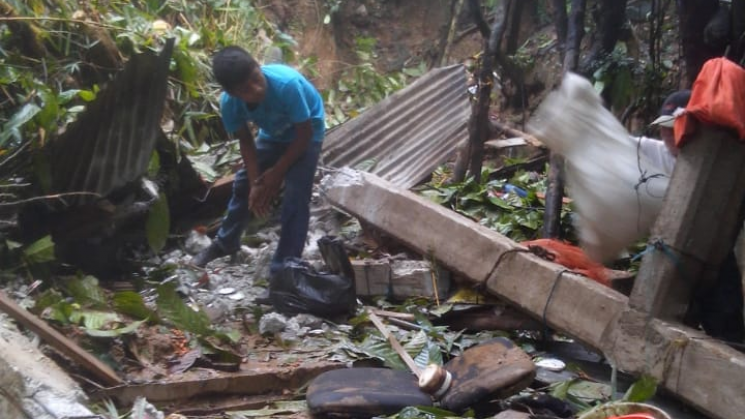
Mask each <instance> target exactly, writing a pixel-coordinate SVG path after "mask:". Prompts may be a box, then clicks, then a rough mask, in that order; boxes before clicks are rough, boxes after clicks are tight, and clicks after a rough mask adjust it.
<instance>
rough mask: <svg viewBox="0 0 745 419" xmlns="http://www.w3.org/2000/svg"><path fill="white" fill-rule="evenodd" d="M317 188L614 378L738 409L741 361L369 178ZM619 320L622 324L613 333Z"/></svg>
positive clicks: (744, 397)
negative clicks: (606, 361)
mask: <svg viewBox="0 0 745 419" xmlns="http://www.w3.org/2000/svg"><path fill="white" fill-rule="evenodd" d="M323 185H324V191H325V195H326V196H327V197H328V199H329V200H330V202H331V203H332V204H333V205H335V206H336V207H338V208H340V209H342V210H344V211H345V212H347V213H349V214H352V215H354V216H356V217H358V218H360V219H361V220H363V221H365V222H367V223H369V224H371V225H372V226H374V227H376V228H378V229H380V230H381V231H383V232H384V233H386V234H389V235H391V236H393V237H395V238H396V239H397V240H400V241H401V242H403V243H405V244H406V245H408V246H410V247H411V248H412V249H414V250H416V251H418V252H420V253H421V254H423V255H428V256H429V257H434V258H435V259H437V260H438V261H439V262H440V263H441V264H442V265H443V266H445V267H446V268H447V269H450V270H452V271H454V272H457V273H459V274H461V275H462V276H464V277H465V278H468V279H469V280H470V281H472V282H473V283H475V284H478V285H482V286H484V287H485V288H486V290H488V292H490V293H491V294H493V295H496V296H499V297H501V298H504V299H505V300H507V301H509V302H511V303H513V304H514V305H516V306H517V307H519V308H521V309H523V310H524V311H526V312H528V313H530V314H531V315H532V316H534V317H536V318H538V319H541V320H544V321H545V322H546V323H547V324H548V325H549V326H551V327H553V328H556V329H558V330H560V331H562V332H563V333H566V334H568V335H571V336H573V337H575V338H577V339H578V340H579V341H581V342H583V343H585V344H587V345H589V346H590V347H592V348H595V349H598V350H602V351H603V352H604V354H605V355H606V356H607V357H609V358H610V359H611V360H612V361H613V362H614V363H615V364H616V365H617V366H618V367H619V369H620V370H622V371H624V372H627V373H630V374H635V375H638V374H641V373H650V374H652V375H653V376H654V377H655V378H656V379H657V380H659V382H660V383H661V385H663V386H664V387H665V388H666V389H667V390H669V391H671V392H672V393H674V394H675V395H677V396H678V397H680V398H681V399H683V400H684V401H686V402H688V403H690V404H692V405H693V406H695V407H696V408H697V409H699V410H701V411H703V412H706V413H707V414H709V415H711V416H713V417H717V418H722V419H731V418H735V417H740V416H741V413H742V412H743V411H745V354H742V353H740V352H737V351H735V350H733V349H731V348H729V347H727V346H725V345H722V344H721V343H719V342H716V341H714V340H712V339H711V338H708V337H706V336H703V335H701V334H700V333H698V332H696V331H693V330H691V329H687V328H685V327H683V326H679V325H673V324H670V323H666V322H663V321H660V320H656V319H650V318H639V317H638V316H637V317H636V318H634V317H633V316H632V315H633V314H634V313H633V312H628V311H627V306H628V298H627V297H626V296H624V295H622V294H621V293H619V292H616V291H614V290H612V289H609V288H608V287H605V286H602V285H600V284H597V283H595V282H594V281H591V280H589V279H587V278H585V277H582V276H580V275H577V274H573V273H570V272H566V271H565V269H564V268H563V267H562V266H559V265H556V264H554V263H551V262H549V261H546V260H543V259H541V258H540V257H538V256H536V255H533V254H531V253H527V252H526V251H527V249H525V248H522V246H520V245H519V244H517V243H515V242H513V241H512V240H510V239H508V238H506V237H504V236H502V235H500V234H498V233H496V232H494V231H492V230H489V229H488V228H486V227H483V226H481V225H478V224H477V223H474V222H473V221H471V220H469V219H467V218H466V217H463V216H461V215H459V214H457V213H455V212H453V211H450V210H448V209H446V208H444V207H441V206H439V205H437V204H434V203H432V202H430V201H428V200H426V199H424V198H422V197H420V196H418V195H416V194H414V193H412V192H409V191H407V190H405V189H402V188H399V187H396V186H394V185H392V184H390V183H389V182H386V181H384V180H382V179H380V178H378V177H376V176H374V175H371V174H367V173H359V172H354V171H351V170H342V171H340V172H338V173H336V174H335V175H333V176H332V177H330V178H328V179H325V180H324V182H323ZM621 316H626V317H624V318H625V319H627V321H626V322H621V323H620V325H619V326H618V327H616V322H617V321H618V320H619V319H621V318H622V317H621Z"/></svg>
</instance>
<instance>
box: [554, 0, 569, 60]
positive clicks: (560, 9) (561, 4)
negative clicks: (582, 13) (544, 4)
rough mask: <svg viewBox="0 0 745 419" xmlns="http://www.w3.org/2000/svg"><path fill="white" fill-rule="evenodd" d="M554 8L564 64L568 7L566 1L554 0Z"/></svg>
mask: <svg viewBox="0 0 745 419" xmlns="http://www.w3.org/2000/svg"><path fill="white" fill-rule="evenodd" d="M552 4H553V7H554V26H555V27H556V42H558V48H559V54H560V56H561V60H562V62H563V61H564V53H565V52H566V43H567V25H568V23H567V19H568V17H567V6H566V0H552Z"/></svg>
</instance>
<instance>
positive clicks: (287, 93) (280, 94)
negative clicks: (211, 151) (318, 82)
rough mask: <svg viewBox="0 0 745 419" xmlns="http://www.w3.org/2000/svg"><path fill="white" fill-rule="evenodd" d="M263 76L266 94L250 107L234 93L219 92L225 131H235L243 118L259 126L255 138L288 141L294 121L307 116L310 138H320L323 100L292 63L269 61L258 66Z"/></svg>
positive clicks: (322, 124) (321, 133)
mask: <svg viewBox="0 0 745 419" xmlns="http://www.w3.org/2000/svg"><path fill="white" fill-rule="evenodd" d="M261 71H262V73H264V77H265V78H266V84H267V87H266V95H265V96H264V100H263V101H261V103H259V105H258V106H257V107H256V109H254V110H250V109H249V108H248V106H246V103H245V102H243V101H242V100H240V99H239V98H237V97H233V96H231V95H229V94H228V93H227V92H223V93H222V95H221V96H220V113H221V114H222V122H223V125H225V129H226V130H227V131H228V132H229V133H234V132H236V131H238V129H240V128H241V127H243V126H245V124H246V123H247V122H254V123H255V124H256V125H258V126H259V137H258V139H257V142H262V141H276V142H284V143H287V142H291V141H292V140H294V139H295V128H294V124H296V123H299V122H303V121H307V120H309V119H310V121H311V125H312V126H313V141H314V142H318V143H320V142H321V141H323V135H324V133H325V130H326V128H325V124H324V113H323V100H322V99H321V95H320V94H319V93H318V90H316V88H315V87H314V86H313V85H312V84H311V83H310V82H309V81H308V80H307V79H306V78H305V77H303V75H302V74H300V73H299V72H298V71H297V70H295V69H293V68H292V67H288V66H286V65H283V64H269V65H264V66H262V67H261Z"/></svg>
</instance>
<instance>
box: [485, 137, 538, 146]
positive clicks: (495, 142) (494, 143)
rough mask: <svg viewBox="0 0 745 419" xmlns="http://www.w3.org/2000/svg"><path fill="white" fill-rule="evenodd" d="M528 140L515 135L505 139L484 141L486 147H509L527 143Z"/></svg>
mask: <svg viewBox="0 0 745 419" xmlns="http://www.w3.org/2000/svg"><path fill="white" fill-rule="evenodd" d="M527 144H528V142H527V141H525V138H522V137H515V138H507V139H506V140H489V141H487V142H485V143H484V145H485V146H486V147H489V148H496V149H500V148H510V147H520V146H524V145H527Z"/></svg>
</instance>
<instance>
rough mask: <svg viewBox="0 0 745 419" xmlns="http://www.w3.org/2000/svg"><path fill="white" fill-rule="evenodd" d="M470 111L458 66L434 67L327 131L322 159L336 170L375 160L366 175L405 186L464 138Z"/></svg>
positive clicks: (423, 175) (427, 172)
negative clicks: (402, 87) (369, 173)
mask: <svg viewBox="0 0 745 419" xmlns="http://www.w3.org/2000/svg"><path fill="white" fill-rule="evenodd" d="M470 113H471V108H470V105H469V101H468V91H467V87H466V73H465V69H464V68H463V66H461V65H454V66H449V67H443V68H438V69H434V70H432V71H430V72H428V73H427V74H425V75H424V76H422V77H421V78H420V79H419V80H417V81H416V82H415V83H413V84H412V85H410V86H408V87H406V88H405V89H403V90H401V91H399V92H396V93H395V94H393V95H391V96H390V97H388V98H386V99H385V100H383V101H382V102H380V103H378V104H377V105H375V106H373V107H372V108H370V109H369V110H368V111H365V112H364V113H363V114H362V115H360V116H358V117H357V118H355V119H353V120H351V121H349V122H346V123H344V124H343V125H341V126H339V127H337V128H336V129H334V130H331V131H330V132H329V133H328V135H327V136H326V139H325V140H324V148H323V163H324V164H325V165H327V166H331V167H337V168H338V167H344V166H350V167H355V166H356V165H359V164H360V163H363V162H366V161H370V160H374V161H375V165H374V166H373V167H372V169H370V170H369V171H370V172H371V173H373V174H375V175H377V176H379V177H382V178H383V179H386V180H388V181H389V182H391V183H393V184H394V185H396V186H400V187H403V188H410V187H412V186H414V185H416V184H417V183H419V182H420V181H422V180H423V179H425V178H426V177H427V176H429V175H430V174H431V173H432V171H433V170H434V169H435V168H436V167H437V165H439V164H441V163H442V162H443V161H445V160H447V158H448V157H449V156H451V155H452V153H454V152H455V149H456V146H457V144H458V143H459V142H460V141H464V140H466V139H467V138H468V117H469V115H470Z"/></svg>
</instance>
